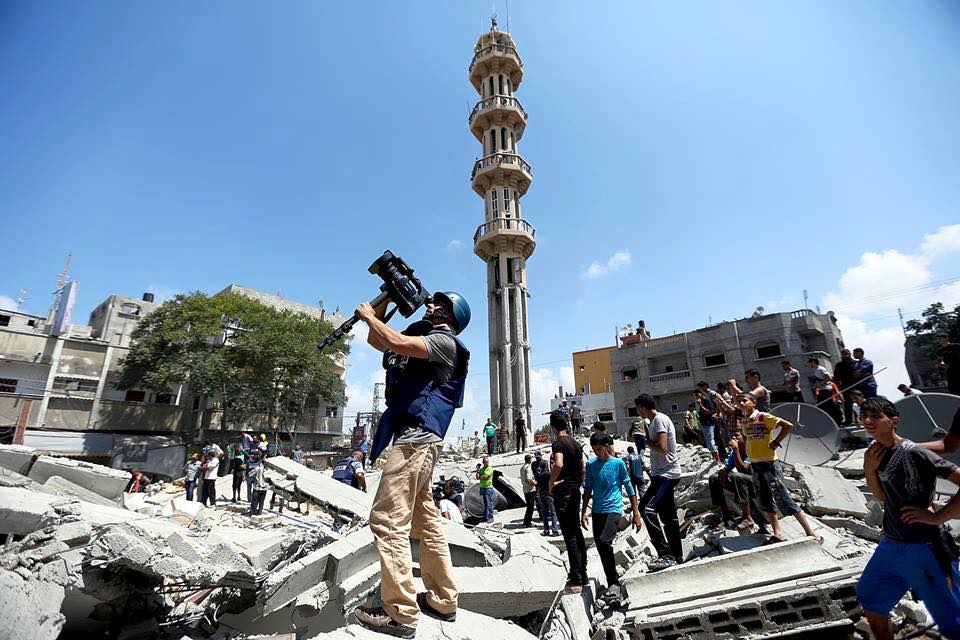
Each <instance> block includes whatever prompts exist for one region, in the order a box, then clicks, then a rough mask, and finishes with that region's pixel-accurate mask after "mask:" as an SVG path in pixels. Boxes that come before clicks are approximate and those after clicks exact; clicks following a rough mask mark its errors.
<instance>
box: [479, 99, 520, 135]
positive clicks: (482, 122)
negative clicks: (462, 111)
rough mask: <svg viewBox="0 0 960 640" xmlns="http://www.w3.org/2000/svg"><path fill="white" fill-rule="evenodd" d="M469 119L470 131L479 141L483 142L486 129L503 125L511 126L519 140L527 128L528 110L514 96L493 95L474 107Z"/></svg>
mask: <svg viewBox="0 0 960 640" xmlns="http://www.w3.org/2000/svg"><path fill="white" fill-rule="evenodd" d="M468 121H469V122H470V131H472V132H473V135H474V136H476V138H477V141H478V142H483V132H484V131H486V130H487V129H491V128H493V127H501V126H507V127H510V128H511V129H512V130H513V133H514V136H515V137H516V140H518V141H519V140H520V138H522V137H523V130H524V129H526V128H527V112H526V111H524V110H523V105H522V104H520V101H519V100H517V99H516V98H514V97H513V96H491V97H489V98H485V99H483V100H481V101H479V102H478V103H477V104H476V105H475V106H474V107H473V111H471V112H470V117H469V118H468Z"/></svg>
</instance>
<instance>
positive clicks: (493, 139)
mask: <svg viewBox="0 0 960 640" xmlns="http://www.w3.org/2000/svg"><path fill="white" fill-rule="evenodd" d="M496 152H497V130H496V129H490V153H488V154H487V155H493V154H494V153H496Z"/></svg>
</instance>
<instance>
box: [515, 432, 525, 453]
mask: <svg viewBox="0 0 960 640" xmlns="http://www.w3.org/2000/svg"><path fill="white" fill-rule="evenodd" d="M526 450H527V432H526V431H522V432H521V431H518V432H517V453H520V452H521V451H526Z"/></svg>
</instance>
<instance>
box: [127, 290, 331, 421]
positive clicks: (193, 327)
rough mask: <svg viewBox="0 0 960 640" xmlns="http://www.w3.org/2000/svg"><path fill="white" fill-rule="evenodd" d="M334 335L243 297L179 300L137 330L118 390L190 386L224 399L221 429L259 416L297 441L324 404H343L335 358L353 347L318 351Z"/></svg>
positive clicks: (309, 321)
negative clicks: (304, 425) (311, 413)
mask: <svg viewBox="0 0 960 640" xmlns="http://www.w3.org/2000/svg"><path fill="white" fill-rule="evenodd" d="M332 330H333V327H332V326H331V325H330V323H328V322H326V321H320V320H317V319H314V318H311V317H310V316H307V315H305V314H298V313H293V312H290V311H279V310H277V309H274V308H273V307H269V306H267V305H264V304H262V303H260V302H258V301H256V300H252V299H250V298H247V297H245V296H241V295H238V294H233V293H228V294H220V295H216V296H207V295H206V294H203V293H200V292H194V293H191V294H188V295H178V296H177V297H176V298H174V299H173V300H168V301H167V302H165V303H163V304H162V305H161V306H160V307H158V308H157V309H156V310H155V311H154V312H153V313H151V314H150V315H148V316H147V317H146V318H144V319H143V321H141V322H140V324H139V325H138V326H137V328H136V330H135V331H134V333H133V335H132V339H133V343H132V345H131V348H130V352H129V354H128V355H127V357H126V358H124V360H123V362H122V363H121V366H120V371H119V376H118V380H117V386H118V387H120V388H121V389H131V388H148V389H167V388H170V387H172V386H175V385H180V384H182V385H186V386H189V387H190V388H191V389H192V390H193V391H195V392H197V393H200V394H203V395H205V396H207V397H209V398H215V399H217V400H219V401H220V403H221V408H222V410H223V424H224V425H229V424H237V425H241V424H243V423H244V422H245V421H247V420H249V419H250V418H251V417H253V416H254V415H262V416H266V418H267V424H268V425H271V426H272V427H273V426H275V427H276V428H278V429H283V430H285V431H287V432H289V433H291V436H292V433H294V432H295V431H296V429H297V427H298V426H299V422H300V420H301V419H302V418H303V416H304V415H305V414H306V413H307V411H308V409H310V408H312V407H315V406H316V405H317V404H318V403H319V402H321V401H323V402H324V403H326V404H330V405H342V404H345V402H346V398H345V388H344V384H343V380H342V379H341V378H340V376H339V375H337V373H336V372H335V370H334V366H333V365H334V363H333V359H334V358H337V357H339V356H342V355H345V354H346V353H347V352H348V346H347V345H346V343H345V341H342V340H341V341H340V342H338V343H337V344H335V345H333V346H332V347H330V348H329V349H327V350H326V351H324V352H323V353H321V352H320V351H319V350H318V349H317V346H316V345H317V343H318V342H319V341H320V340H321V339H323V337H324V336H326V335H327V334H328V333H329V332H330V331H332Z"/></svg>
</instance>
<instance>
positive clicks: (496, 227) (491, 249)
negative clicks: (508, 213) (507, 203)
mask: <svg viewBox="0 0 960 640" xmlns="http://www.w3.org/2000/svg"><path fill="white" fill-rule="evenodd" d="M536 235H537V230H536V229H535V228H534V227H533V225H532V224H530V223H529V222H527V221H526V220H523V219H522V218H494V219H493V220H489V221H487V222H485V223H483V224H482V225H480V226H479V227H477V232H476V233H475V234H473V252H474V253H475V254H477V255H478V256H480V258H482V259H483V260H489V259H490V258H492V257H493V256H494V255H496V254H498V253H508V252H509V253H519V254H520V255H522V256H523V257H524V258H529V257H530V256H531V255H533V250H534V249H535V248H536V246H537V243H536V241H535V240H534V238H535V237H536Z"/></svg>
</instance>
